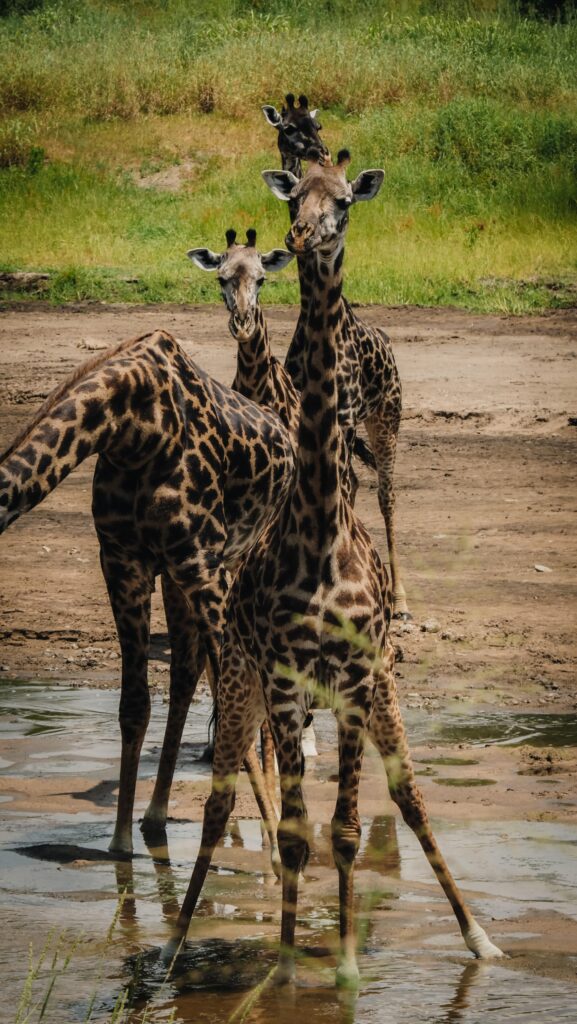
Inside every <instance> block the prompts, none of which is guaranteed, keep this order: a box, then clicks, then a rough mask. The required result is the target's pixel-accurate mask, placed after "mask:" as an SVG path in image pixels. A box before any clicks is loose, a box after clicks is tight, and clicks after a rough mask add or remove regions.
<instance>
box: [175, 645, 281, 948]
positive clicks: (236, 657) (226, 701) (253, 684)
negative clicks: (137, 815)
mask: <svg viewBox="0 0 577 1024" xmlns="http://www.w3.org/2000/svg"><path fill="white" fill-rule="evenodd" d="M217 706H218V717H217V723H216V737H215V744H214V760H213V766H212V789H211V793H210V796H209V797H208V800H207V801H206V804H205V807H204V820H203V825H202V838H201V842H200V850H199V852H198V856H197V858H196V863H195V865H194V870H193V872H192V877H191V879H190V884H189V886H188V891H187V893H186V896H185V898H184V902H183V904H182V907H181V910H180V914H179V915H178V920H177V923H176V927H175V930H174V934H173V936H172V938H171V940H170V942H169V943H168V944H167V946H166V947H165V950H164V952H163V957H164V959H165V960H166V959H168V960H171V959H172V958H173V956H174V954H175V952H176V951H177V949H178V947H179V945H180V943H181V942H182V941H183V939H184V938H185V937H186V933H187V931H188V927H189V925H190V920H191V918H192V915H193V913H194V910H195V907H196V904H197V902H198V898H199V896H200V893H201V890H202V886H203V884H204V880H205V878H206V874H207V871H208V869H209V867H210V862H211V860H212V855H213V853H214V849H215V847H216V845H217V843H218V842H219V840H220V839H221V837H222V835H223V833H224V830H225V827H226V823H227V821H228V819H229V817H230V814H231V811H232V809H233V807H234V797H235V788H236V780H237V776H238V771H239V768H240V764H241V761H242V760H243V758H244V759H245V767H246V768H247V771H248V772H249V775H250V778H251V782H252V783H253V788H255V780H256V779H257V778H258V776H259V773H260V779H262V772H261V769H260V765H259V762H258V757H257V754H256V749H255V746H254V738H255V736H256V733H257V730H258V728H259V726H260V724H261V722H262V721H263V720H264V718H265V705H264V700H263V695H262V688H261V685H260V680H259V679H258V677H257V676H256V675H255V673H254V671H253V670H252V666H251V667H248V666H247V665H246V662H245V660H244V658H242V657H241V655H240V654H239V653H238V650H237V649H235V647H234V646H233V644H232V642H231V641H230V639H229V638H227V640H226V641H225V643H224V646H223V656H222V671H221V676H220V681H219V688H218V695H217ZM255 795H256V797H257V801H258V803H259V808H260V810H261V813H262V814H263V817H265V818H267V819H268V821H269V822H271V821H272V820H273V811H272V808H271V806H270V801H269V800H268V796H267V794H266V789H265V787H264V784H262V785H261V784H260V783H259V784H257V786H256V788H255ZM269 838H270V840H271V845H272V844H273V843H275V836H274V831H272V832H271V833H269Z"/></svg>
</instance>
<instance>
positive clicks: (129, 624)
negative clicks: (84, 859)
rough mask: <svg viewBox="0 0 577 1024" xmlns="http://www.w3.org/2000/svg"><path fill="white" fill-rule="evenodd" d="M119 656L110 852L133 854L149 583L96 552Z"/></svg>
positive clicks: (146, 705) (145, 706)
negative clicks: (118, 742) (113, 821)
mask: <svg viewBox="0 0 577 1024" xmlns="http://www.w3.org/2000/svg"><path fill="white" fill-rule="evenodd" d="M101 565H102V571H103V574H104V578H105V580H106V584H107V587H108V595H109V598H110V604H111V607H112V611H113V614H114V619H115V622H116V629H117V633H118V639H119V642H120V650H121V654H122V683H121V694H120V708H119V715H118V718H119V722H120V732H121V736H122V752H121V759H120V783H119V789H118V805H117V810H116V825H115V829H114V835H113V837H112V840H111V842H110V846H109V849H110V850H111V852H113V853H118V854H120V855H121V856H130V855H131V854H132V820H133V814H134V797H135V791H136V780H137V774H138V764H139V760H140V751H141V749H142V744H143V741H144V736H145V733H146V729H147V726H148V722H149V719H150V695H149V692H148V647H149V640H150V593H151V589H152V580H151V578H150V577H149V575H148V574H147V573H146V571H145V570H144V569H141V567H140V566H139V565H138V564H137V563H136V562H135V561H133V562H131V563H130V564H121V563H120V561H119V560H118V559H115V558H114V553H111V552H106V553H105V552H104V550H102V549H101Z"/></svg>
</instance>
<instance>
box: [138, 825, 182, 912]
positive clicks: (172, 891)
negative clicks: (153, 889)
mask: <svg viewBox="0 0 577 1024" xmlns="http://www.w3.org/2000/svg"><path fill="white" fill-rule="evenodd" d="M144 842H145V843H146V848H147V850H148V852H149V854H150V856H151V858H152V863H153V865H154V871H155V874H156V885H157V889H158V896H159V899H160V905H161V907H162V916H163V918H164V920H165V921H167V922H168V923H169V924H170V925H172V924H173V923H174V921H175V920H176V916H177V914H178V910H179V902H178V893H177V888H176V879H175V877H174V872H173V870H172V865H171V863H170V853H169V850H168V844H167V843H166V840H164V841H163V842H162V844H161V845H157V843H156V842H151V841H150V840H149V839H147V837H146V834H145V836H144Z"/></svg>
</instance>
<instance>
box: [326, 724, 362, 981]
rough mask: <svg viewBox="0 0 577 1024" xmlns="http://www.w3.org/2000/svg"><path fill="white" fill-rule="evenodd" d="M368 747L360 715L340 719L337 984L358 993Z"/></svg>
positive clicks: (335, 828) (335, 838)
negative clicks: (362, 803) (363, 780)
mask: <svg viewBox="0 0 577 1024" xmlns="http://www.w3.org/2000/svg"><path fill="white" fill-rule="evenodd" d="M364 746H365V727H364V725H362V724H359V715H358V714H357V715H355V717H354V718H348V717H346V716H345V715H342V716H340V717H339V791H338V797H337V805H336V808H335V813H334V815H333V820H332V824H331V832H332V845H333V856H334V861H335V864H336V867H337V871H338V873H339V918H340V937H341V952H340V961H339V966H338V968H337V975H336V982H337V985H338V986H340V987H342V988H352V989H356V988H358V985H359V980H360V976H359V968H358V966H357V957H356V936H355V927H354V914H353V895H354V886H353V876H354V865H355V858H356V856H357V853H358V849H359V843H360V839H361V822H360V819H359V812H358V794H359V781H360V777H361V768H362V763H363V752H364Z"/></svg>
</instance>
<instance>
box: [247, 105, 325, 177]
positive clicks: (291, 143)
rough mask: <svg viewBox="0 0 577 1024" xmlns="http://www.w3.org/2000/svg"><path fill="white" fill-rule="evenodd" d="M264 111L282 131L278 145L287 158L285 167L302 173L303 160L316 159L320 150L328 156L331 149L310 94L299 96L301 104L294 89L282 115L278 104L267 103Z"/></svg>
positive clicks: (268, 118) (279, 132)
mask: <svg viewBox="0 0 577 1024" xmlns="http://www.w3.org/2000/svg"><path fill="white" fill-rule="evenodd" d="M262 110H263V114H264V116H265V118H266V120H267V121H268V123H269V124H270V125H272V126H273V128H276V130H277V132H278V148H279V150H280V154H281V156H282V158H283V167H291V166H292V167H293V168H294V169H295V170H296V172H297V173H300V161H301V160H310V159H311V153H312V154H314V155H313V157H312V159H315V158H316V157H317V155H318V153H322V154H323V156H328V152H329V151H328V149H327V147H326V146H325V144H324V142H323V141H322V139H321V137H320V135H319V131H320V129H321V125H320V124H319V122H318V121H317V118H316V115H317V111H316V110H309V101H308V99H307V97H306V96H299V98H298V106H296V103H295V98H294V96H293V94H292V92H289V93H287V95H286V96H285V103H284V105H283V107H282V108H281V111H280V114H279V112H278V110H277V109H276V107H272V106H269V105H268V104H267V105H265V106H264V107H263V108H262Z"/></svg>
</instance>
